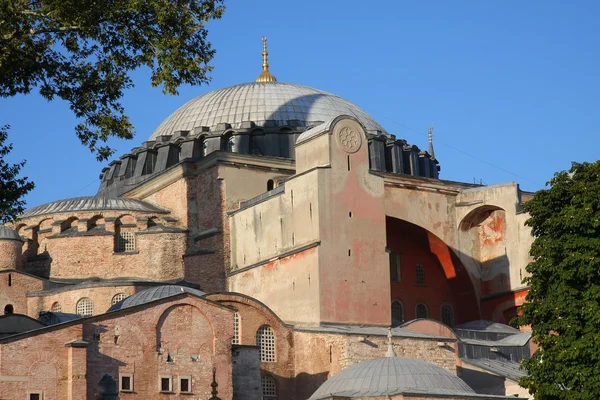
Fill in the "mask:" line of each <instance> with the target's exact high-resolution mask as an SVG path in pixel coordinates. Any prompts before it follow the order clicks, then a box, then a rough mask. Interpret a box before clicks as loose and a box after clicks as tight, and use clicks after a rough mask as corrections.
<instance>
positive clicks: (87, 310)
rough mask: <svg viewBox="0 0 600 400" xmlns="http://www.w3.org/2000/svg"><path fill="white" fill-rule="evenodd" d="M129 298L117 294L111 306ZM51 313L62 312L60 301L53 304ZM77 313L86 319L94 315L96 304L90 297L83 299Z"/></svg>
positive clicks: (76, 309) (76, 307)
mask: <svg viewBox="0 0 600 400" xmlns="http://www.w3.org/2000/svg"><path fill="white" fill-rule="evenodd" d="M127 297H129V295H128V294H127V293H117V294H115V295H114V296H113V298H112V299H111V301H110V304H111V306H112V305H115V304H117V303H118V302H120V301H121V300H124V299H126V298H127ZM50 311H52V312H62V304H61V303H59V302H58V301H56V302H54V303H53V304H52V307H51V308H50ZM75 313H76V314H79V315H82V316H84V317H89V316H91V315H94V302H93V301H92V300H91V299H90V298H89V297H82V298H81V299H79V300H78V301H77V304H76V305H75Z"/></svg>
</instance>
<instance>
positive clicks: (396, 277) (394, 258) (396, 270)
mask: <svg viewBox="0 0 600 400" xmlns="http://www.w3.org/2000/svg"><path fill="white" fill-rule="evenodd" d="M400 280H401V275H400V255H399V254H398V253H395V252H393V251H390V281H392V282H400Z"/></svg>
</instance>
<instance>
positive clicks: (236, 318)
mask: <svg viewBox="0 0 600 400" xmlns="http://www.w3.org/2000/svg"><path fill="white" fill-rule="evenodd" d="M241 323H242V321H241V319H240V313H239V312H237V311H236V312H235V313H234V314H233V339H232V340H231V343H232V344H241V342H240V333H241V330H242V329H241V328H242V326H241Z"/></svg>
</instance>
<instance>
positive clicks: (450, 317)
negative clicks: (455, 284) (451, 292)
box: [441, 304, 454, 327]
mask: <svg viewBox="0 0 600 400" xmlns="http://www.w3.org/2000/svg"><path fill="white" fill-rule="evenodd" d="M441 314H442V323H444V324H446V325H448V326H449V327H454V311H453V310H452V306H451V305H450V304H442V312H441Z"/></svg>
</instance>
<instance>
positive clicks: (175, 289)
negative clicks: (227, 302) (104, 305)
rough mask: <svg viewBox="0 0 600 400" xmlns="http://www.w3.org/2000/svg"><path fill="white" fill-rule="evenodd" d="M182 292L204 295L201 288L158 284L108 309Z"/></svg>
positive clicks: (124, 306) (127, 306)
mask: <svg viewBox="0 0 600 400" xmlns="http://www.w3.org/2000/svg"><path fill="white" fill-rule="evenodd" d="M181 293H190V294H193V295H195V296H199V297H200V296H204V295H205V294H206V293H204V292H203V291H201V290H198V289H193V288H190V287H187V286H179V285H162V286H156V287H153V288H150V289H146V290H142V291H141V292H138V293H135V294H133V295H131V296H129V297H127V298H126V299H124V300H121V301H120V302H118V303H116V304H113V305H112V306H111V307H110V308H109V309H108V311H116V310H121V309H124V308H129V307H134V306H138V305H140V304H146V303H149V302H151V301H155V300H160V299H165V298H167V297H171V296H176V295H178V294H181Z"/></svg>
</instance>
